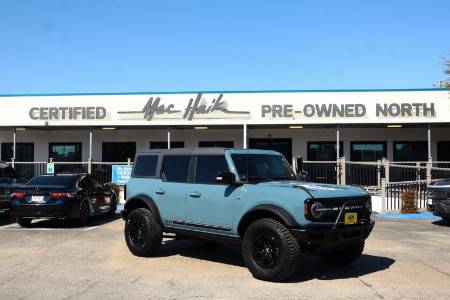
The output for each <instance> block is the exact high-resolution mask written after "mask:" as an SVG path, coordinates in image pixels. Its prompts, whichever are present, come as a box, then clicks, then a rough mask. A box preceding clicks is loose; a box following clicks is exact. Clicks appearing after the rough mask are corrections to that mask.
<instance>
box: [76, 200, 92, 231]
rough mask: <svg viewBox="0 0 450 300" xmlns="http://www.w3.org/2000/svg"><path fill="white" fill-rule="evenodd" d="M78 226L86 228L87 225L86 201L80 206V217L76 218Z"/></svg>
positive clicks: (87, 210) (87, 209)
mask: <svg viewBox="0 0 450 300" xmlns="http://www.w3.org/2000/svg"><path fill="white" fill-rule="evenodd" d="M78 224H79V225H80V226H86V225H87V224H89V205H88V203H87V201H83V202H82V203H81V206H80V216H79V217H78Z"/></svg>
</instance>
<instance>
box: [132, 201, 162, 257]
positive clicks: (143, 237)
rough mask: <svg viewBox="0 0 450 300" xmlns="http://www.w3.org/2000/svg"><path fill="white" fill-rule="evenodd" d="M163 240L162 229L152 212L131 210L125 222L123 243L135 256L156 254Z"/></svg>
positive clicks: (144, 209)
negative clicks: (124, 242)
mask: <svg viewBox="0 0 450 300" xmlns="http://www.w3.org/2000/svg"><path fill="white" fill-rule="evenodd" d="M162 238H163V232H162V227H161V225H160V224H159V223H158V221H157V220H156V218H155V216H154V214H153V212H152V211H151V210H149V209H147V208H137V209H134V210H132V211H131V212H130V213H129V214H128V217H127V220H126V222H125V241H126V243H127V246H128V249H130V251H131V253H133V254H134V255H136V256H143V257H149V256H155V255H157V254H158V251H159V248H160V247H161V243H162Z"/></svg>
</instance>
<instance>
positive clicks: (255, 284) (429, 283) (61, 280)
mask: <svg viewBox="0 0 450 300" xmlns="http://www.w3.org/2000/svg"><path fill="white" fill-rule="evenodd" d="M375 220H376V222H377V224H376V226H375V229H374V232H373V234H372V236H371V237H370V238H369V240H368V241H367V243H366V250H365V253H364V255H363V256H362V257H361V258H360V259H359V260H358V261H357V262H356V263H355V264H354V265H352V266H350V267H346V268H343V269H336V268H330V267H327V266H326V265H324V264H323V263H322V262H321V261H320V260H318V259H316V258H315V257H311V256H307V255H305V256H304V257H303V258H302V259H301V261H300V264H301V268H300V272H299V273H298V274H297V276H295V278H293V279H292V281H291V282H288V283H270V282H263V281H258V280H256V279H253V278H252V277H251V275H250V273H249V272H248V271H247V269H246V268H245V266H244V263H243V260H242V258H241V255H240V248H239V247H237V246H223V245H220V244H214V243H206V242H195V241H175V240H173V239H165V241H164V244H163V246H162V249H161V255H160V257H157V258H138V257H134V256H133V255H131V253H130V252H129V251H128V249H127V248H126V245H125V242H124V238H123V225H124V224H123V221H122V220H121V219H119V218H118V217H117V218H116V219H115V220H112V219H108V218H99V219H96V220H94V222H93V223H92V225H91V226H89V227H84V228H79V227H77V226H76V225H75V224H70V223H65V222H61V221H49V220H42V221H39V222H36V223H33V224H32V227H31V228H20V227H18V226H17V225H15V224H14V223H12V222H11V221H10V220H8V219H6V218H5V217H0V241H1V244H2V245H1V252H0V265H1V268H0V298H1V299H156V298H157V299H185V298H189V299H190V298H208V299H209V298H217V299H235V298H242V299H272V298H276V299H414V298H415V299H424V298H428V299H449V297H450V284H449V283H450V227H448V226H446V225H445V224H443V223H442V222H440V221H434V222H433V221H428V220H390V219H381V218H377V217H375Z"/></svg>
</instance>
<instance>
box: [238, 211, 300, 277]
mask: <svg viewBox="0 0 450 300" xmlns="http://www.w3.org/2000/svg"><path fill="white" fill-rule="evenodd" d="M299 254H300V246H299V243H298V241H297V239H296V238H295V237H294V236H293V235H292V233H291V232H290V231H289V230H288V229H287V228H286V226H284V225H283V224H282V223H280V222H279V221H277V220H274V219H270V218H264V219H259V220H256V221H254V222H253V223H252V224H250V226H249V227H248V228H247V230H246V231H245V234H244V238H243V241H242V256H243V258H244V262H245V264H246V265H247V267H248V269H249V270H250V272H251V273H252V275H253V277H255V278H257V279H261V280H267V281H283V280H286V279H288V278H289V277H290V276H292V275H293V274H294V273H295V271H296V267H297V258H298V256H299Z"/></svg>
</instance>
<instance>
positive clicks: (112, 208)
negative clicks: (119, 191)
mask: <svg viewBox="0 0 450 300" xmlns="http://www.w3.org/2000/svg"><path fill="white" fill-rule="evenodd" d="M116 210H117V197H116V195H113V196H111V203H110V204H109V212H108V216H109V217H111V218H114V217H115V216H116Z"/></svg>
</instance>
